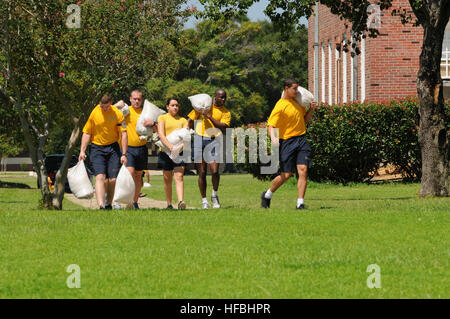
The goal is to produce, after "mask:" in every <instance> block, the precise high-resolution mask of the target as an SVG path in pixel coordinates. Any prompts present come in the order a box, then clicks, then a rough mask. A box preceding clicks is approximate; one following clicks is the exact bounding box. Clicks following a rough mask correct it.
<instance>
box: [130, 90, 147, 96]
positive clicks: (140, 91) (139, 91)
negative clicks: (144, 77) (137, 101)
mask: <svg viewBox="0 0 450 319" xmlns="http://www.w3.org/2000/svg"><path fill="white" fill-rule="evenodd" d="M133 92H138V93H141V95H144V93H142V90H141V89H134V90H133V91H131V93H130V95H131V94H133Z"/></svg>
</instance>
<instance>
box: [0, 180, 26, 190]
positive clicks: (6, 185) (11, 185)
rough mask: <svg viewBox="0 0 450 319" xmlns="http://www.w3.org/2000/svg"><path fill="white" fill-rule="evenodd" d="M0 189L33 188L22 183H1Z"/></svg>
mask: <svg viewBox="0 0 450 319" xmlns="http://www.w3.org/2000/svg"><path fill="white" fill-rule="evenodd" d="M0 188H22V189H31V187H30V186H29V185H27V184H22V183H10V182H2V181H0Z"/></svg>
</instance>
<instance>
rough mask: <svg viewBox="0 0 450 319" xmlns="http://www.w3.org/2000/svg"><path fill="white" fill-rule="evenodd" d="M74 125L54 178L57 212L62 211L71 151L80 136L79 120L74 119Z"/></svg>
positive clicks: (54, 202) (54, 198) (54, 204)
mask: <svg viewBox="0 0 450 319" xmlns="http://www.w3.org/2000/svg"><path fill="white" fill-rule="evenodd" d="M74 123H75V127H74V129H73V130H72V134H71V136H70V139H69V143H68V144H67V146H66V150H65V152H64V159H63V161H62V164H61V168H60V169H59V170H58V172H57V173H56V177H55V195H54V197H53V207H54V208H55V209H58V210H61V209H62V204H63V200H64V193H65V184H66V180H67V171H68V169H69V164H70V162H71V160H72V155H73V150H74V149H75V147H76V145H77V142H78V140H79V137H80V135H81V127H80V125H79V120H78V119H74Z"/></svg>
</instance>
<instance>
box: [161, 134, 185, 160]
mask: <svg viewBox="0 0 450 319" xmlns="http://www.w3.org/2000/svg"><path fill="white" fill-rule="evenodd" d="M167 140H168V141H169V143H170V144H172V145H173V146H174V147H177V146H179V145H181V144H183V143H184V142H189V141H190V140H191V133H190V131H189V129H188V128H180V129H178V130H175V131H173V132H172V133H170V134H169V135H167ZM155 145H156V146H159V147H161V149H162V150H163V151H164V152H165V153H166V154H167V155H169V157H170V158H171V159H173V154H172V152H171V151H170V150H169V149H168V148H167V147H166V146H165V145H164V144H163V142H161V140H160V141H158V142H156V143H155Z"/></svg>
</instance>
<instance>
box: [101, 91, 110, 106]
mask: <svg viewBox="0 0 450 319" xmlns="http://www.w3.org/2000/svg"><path fill="white" fill-rule="evenodd" d="M112 100H113V97H112V95H111V94H109V93H106V94H105V95H103V96H102V98H101V100H100V103H101V104H108V103H109V102H112Z"/></svg>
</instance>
